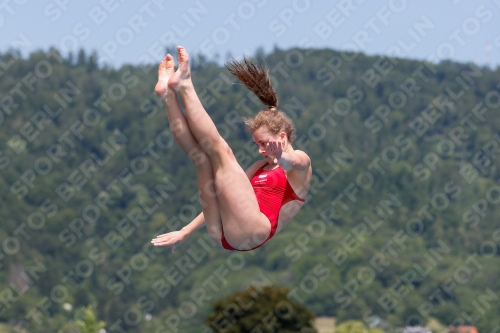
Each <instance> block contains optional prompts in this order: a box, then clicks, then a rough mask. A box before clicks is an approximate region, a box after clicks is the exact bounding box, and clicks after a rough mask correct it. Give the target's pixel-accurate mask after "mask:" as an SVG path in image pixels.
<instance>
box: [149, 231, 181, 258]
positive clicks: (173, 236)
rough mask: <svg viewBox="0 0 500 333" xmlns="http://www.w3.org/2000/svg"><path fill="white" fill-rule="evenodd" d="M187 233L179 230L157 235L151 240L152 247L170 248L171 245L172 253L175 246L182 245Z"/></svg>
mask: <svg viewBox="0 0 500 333" xmlns="http://www.w3.org/2000/svg"><path fill="white" fill-rule="evenodd" d="M187 236H188V235H187V233H186V232H184V231H182V230H179V231H172V232H169V233H166V234H163V235H158V236H156V238H154V239H152V240H151V243H152V244H153V245H154V246H170V245H172V253H173V252H174V251H175V246H176V245H177V244H180V243H182V242H183V241H184V240H185V239H186V238H187Z"/></svg>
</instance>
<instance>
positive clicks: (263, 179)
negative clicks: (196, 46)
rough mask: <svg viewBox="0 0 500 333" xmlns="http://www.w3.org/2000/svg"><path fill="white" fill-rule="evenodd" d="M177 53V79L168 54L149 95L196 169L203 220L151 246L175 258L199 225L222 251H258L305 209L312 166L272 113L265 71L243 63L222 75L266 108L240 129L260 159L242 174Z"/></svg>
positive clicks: (289, 126)
mask: <svg viewBox="0 0 500 333" xmlns="http://www.w3.org/2000/svg"><path fill="white" fill-rule="evenodd" d="M177 51H178V69H177V71H175V70H174V60H173V58H172V56H171V55H170V54H167V56H166V57H165V58H164V59H163V61H162V62H161V63H160V66H159V68H158V83H157V84H156V87H155V92H156V94H157V95H158V96H159V97H160V98H162V99H163V101H164V102H165V105H166V108H167V116H168V120H169V122H170V127H171V129H172V133H173V135H174V137H175V139H176V141H177V143H178V144H179V146H180V147H181V149H182V150H183V151H184V152H185V153H186V154H187V155H188V157H189V158H190V159H191V160H192V161H193V162H194V164H195V166H196V170H197V173H198V190H199V195H200V200H201V202H202V203H203V204H202V210H203V212H202V213H201V214H200V215H198V216H197V217H196V218H195V219H194V220H193V221H192V222H190V223H189V224H188V225H186V226H185V227H183V228H182V229H181V230H179V231H174V232H169V233H166V234H163V235H159V236H157V237H156V238H155V239H153V240H152V243H153V244H154V245H156V246H169V245H172V246H173V247H172V251H173V250H174V246H175V245H176V244H178V243H181V242H182V241H184V240H185V239H186V238H187V237H188V236H189V235H190V234H191V233H193V232H194V231H195V230H196V229H198V228H199V227H200V226H202V225H203V223H205V224H206V227H207V232H208V233H209V235H210V237H211V238H212V239H213V240H214V242H215V243H216V244H218V245H220V246H222V247H224V248H225V249H228V250H238V251H248V250H253V249H256V248H258V247H260V246H261V245H263V244H264V243H266V242H267V241H268V240H269V239H270V238H271V237H273V236H274V234H275V233H276V232H279V231H280V230H281V229H282V228H283V227H284V226H285V225H287V224H288V222H289V221H290V220H291V219H292V218H293V217H294V216H295V215H296V214H297V212H298V211H299V209H300V208H301V207H302V205H303V204H304V199H305V198H306V196H307V192H308V189H309V181H310V179H311V174H312V168H311V160H310V158H309V156H307V154H306V153H305V152H303V151H300V150H295V149H293V147H292V142H293V140H294V139H295V128H294V125H293V123H292V121H291V120H290V119H289V118H288V117H287V116H286V115H285V114H284V113H283V112H281V111H277V110H276V106H277V105H278V98H277V96H276V93H275V92H274V90H273V88H272V87H271V84H270V80H269V77H268V75H267V71H266V69H265V68H263V67H260V66H256V65H254V64H252V63H250V62H248V61H247V60H246V59H244V61H243V62H241V63H238V62H235V61H233V62H231V63H228V64H226V67H227V68H228V70H229V71H230V72H231V74H233V75H234V76H235V77H236V78H237V79H238V80H239V81H240V82H241V83H243V84H244V85H245V86H246V87H247V88H248V89H250V90H251V91H252V92H253V93H254V94H255V95H257V97H258V98H259V99H260V100H261V101H262V102H263V103H264V104H265V105H267V106H268V107H269V109H268V110H262V111H260V112H259V113H258V114H257V115H256V116H255V118H253V119H246V121H245V122H246V124H247V128H248V129H249V130H250V133H251V134H252V138H253V140H254V142H255V143H256V145H257V146H258V150H259V153H260V154H261V155H263V156H264V157H265V159H262V160H258V161H256V162H255V163H254V164H253V165H251V166H250V167H249V168H248V169H247V170H246V171H244V170H243V169H242V168H241V166H240V165H239V164H238V162H237V160H236V158H235V156H234V155H233V152H232V150H231V148H229V146H228V144H227V143H226V141H225V140H224V139H223V138H222V137H221V136H220V134H219V133H218V131H217V129H216V127H215V124H214V123H213V121H212V119H211V118H210V116H209V115H208V114H207V112H206V111H205V109H204V108H203V105H202V104H201V102H200V100H199V98H198V96H197V94H196V91H195V89H194V86H193V83H192V81H191V72H190V68H189V57H188V53H187V51H186V49H184V47H181V46H178V47H177ZM176 92H179V94H180V96H181V98H182V101H183V103H184V108H185V112H186V114H184V113H183V112H182V109H181V107H180V105H179V101H178V99H177V93H176Z"/></svg>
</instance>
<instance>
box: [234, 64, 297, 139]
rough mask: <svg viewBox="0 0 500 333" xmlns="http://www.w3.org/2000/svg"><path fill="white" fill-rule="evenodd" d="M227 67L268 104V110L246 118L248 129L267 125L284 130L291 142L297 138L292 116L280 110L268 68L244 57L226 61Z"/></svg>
mask: <svg viewBox="0 0 500 333" xmlns="http://www.w3.org/2000/svg"><path fill="white" fill-rule="evenodd" d="M225 65H226V68H227V69H228V70H229V72H230V73H231V74H233V75H234V76H235V77H236V78H237V79H238V81H240V82H241V83H242V84H243V85H244V86H245V87H247V88H248V89H249V90H250V91H251V92H253V93H254V94H255V95H256V96H257V97H258V98H259V100H260V101H261V102H262V103H263V104H264V105H267V107H268V109H267V110H261V111H260V112H259V113H258V114H257V115H256V116H255V117H254V118H244V121H245V124H246V126H247V129H248V130H249V131H250V133H253V132H254V131H256V130H257V129H258V128H260V127H262V126H265V127H267V129H268V130H269V131H270V132H271V133H273V134H278V133H279V132H282V131H284V132H285V133H286V135H287V137H288V141H289V143H290V144H291V143H292V142H293V141H294V140H295V138H296V134H295V126H294V124H293V122H292V120H291V119H290V118H288V117H287V115H285V114H284V113H283V112H281V111H278V110H277V109H276V107H277V106H278V96H277V95H276V92H275V91H274V89H273V87H272V86H271V81H270V79H269V75H268V71H267V69H266V68H265V67H264V66H262V65H256V64H253V63H251V62H250V61H248V60H247V59H246V58H245V57H243V61H241V62H237V61H236V60H234V58H233V59H232V61H231V62H229V63H226V64H225Z"/></svg>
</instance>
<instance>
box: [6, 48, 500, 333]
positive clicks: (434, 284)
mask: <svg viewBox="0 0 500 333" xmlns="http://www.w3.org/2000/svg"><path fill="white" fill-rule="evenodd" d="M194 58H195V59H194V61H193V77H194V81H195V86H196V89H197V91H198V94H199V95H200V98H201V99H202V101H203V103H204V105H205V107H206V109H207V111H208V112H209V114H210V115H211V116H212V119H214V121H215V122H216V123H217V125H218V128H219V130H220V131H221V134H222V135H223V136H224V137H225V138H226V139H227V140H228V141H229V143H230V146H231V147H232V148H233V151H234V153H235V155H236V156H237V158H238V159H239V161H240V163H241V164H242V166H244V167H246V166H248V165H249V164H250V163H251V162H252V161H254V160H255V159H256V158H258V154H257V151H256V149H255V148H254V146H253V143H252V140H251V137H250V136H249V135H248V134H247V133H245V132H244V130H243V126H242V122H241V117H245V116H251V115H252V114H255V113H256V112H257V111H258V110H259V109H260V108H261V105H260V104H259V103H256V101H255V98H254V97H253V96H251V95H249V94H248V91H247V90H246V89H244V88H243V87H242V86H241V85H239V84H233V83H234V80H233V78H232V77H231V76H230V74H229V73H228V72H227V71H226V70H225V69H224V68H223V67H221V66H218V65H217V64H216V63H213V62H210V61H207V60H206V59H204V58H203V57H194ZM257 58H258V59H259V60H264V61H265V62H266V64H267V66H268V67H269V73H270V74H271V77H272V80H273V84H274V86H275V87H276V89H277V92H278V95H279V99H280V103H279V107H278V108H279V109H281V110H283V111H285V112H286V113H287V114H288V115H289V116H290V117H291V118H292V119H294V121H295V123H296V125H297V134H298V136H297V141H296V143H295V147H296V148H299V149H303V150H305V151H306V152H307V153H308V154H309V155H310V157H311V159H312V163H313V170H314V171H313V174H314V175H313V180H312V183H311V189H310V194H309V197H308V200H307V204H306V205H305V206H304V207H303V209H302V210H301V211H300V213H299V214H298V215H297V216H296V218H295V219H294V221H293V222H292V223H291V224H290V225H289V226H287V228H286V229H285V230H283V231H282V232H281V233H280V234H279V235H277V236H275V237H274V238H273V240H272V241H270V242H269V243H268V244H266V245H265V246H263V247H262V248H260V249H259V250H257V251H253V252H250V253H239V252H234V253H233V252H227V251H225V250H223V249H219V248H216V247H215V246H214V245H213V243H212V242H211V241H210V240H209V238H208V237H207V235H206V232H205V230H204V229H203V230H200V231H198V232H197V233H195V234H194V235H193V236H192V237H191V238H190V239H189V240H188V241H186V242H185V244H182V245H181V246H180V247H179V248H178V249H177V250H176V251H175V253H171V252H170V249H157V248H154V247H152V246H151V245H150V240H151V239H152V238H153V237H154V236H155V235H157V234H159V233H164V232H167V231H169V230H175V229H178V228H180V227H182V226H183V225H184V224H186V223H189V222H190V220H191V219H192V218H193V217H194V216H195V215H197V214H198V213H199V212H200V211H201V206H200V204H199V203H198V200H197V188H196V177H195V174H196V173H195V169H194V167H193V165H191V163H190V161H189V159H188V158H187V157H186V156H185V155H184V154H183V153H182V151H181V150H180V149H179V148H178V147H177V145H176V144H175V142H174V141H173V137H172V134H171V132H170V129H169V125H168V122H167V117H166V115H165V111H164V106H163V105H162V103H161V102H159V101H158V100H157V99H156V97H155V95H154V93H153V88H154V85H155V83H156V68H155V67H143V68H139V67H133V66H126V67H123V68H121V69H119V70H115V69H110V68H98V67H97V66H95V64H94V61H93V59H94V58H93V56H90V57H89V56H87V55H85V53H84V52H83V51H82V52H81V53H80V54H79V55H78V57H77V59H63V58H61V57H60V56H59V54H58V52H57V51H55V50H54V51H51V52H46V53H45V52H39V53H36V54H32V55H31V56H30V57H29V59H23V58H20V57H19V56H18V54H16V53H15V52H13V53H6V54H2V55H0V77H1V80H0V137H1V140H0V170H1V173H0V175H1V177H0V188H1V196H0V208H1V212H2V222H1V224H0V242H1V245H2V246H1V251H0V268H1V271H0V322H2V323H4V324H7V325H10V327H14V326H16V327H17V328H18V330H17V331H20V328H21V327H24V328H26V329H27V330H28V331H32V332H56V331H57V330H59V329H62V328H64V330H65V331H68V332H70V331H72V329H71V325H72V324H71V321H69V320H70V318H72V317H73V312H72V310H68V309H69V307H68V304H70V305H72V308H73V309H75V308H78V307H80V306H86V305H88V304H94V305H95V306H96V312H97V314H98V317H99V319H102V320H105V321H106V322H107V326H106V329H107V331H108V332H124V331H126V332H177V330H179V331H182V332H202V331H203V329H204V327H205V326H204V324H203V319H204V318H205V317H206V315H207V314H208V313H209V312H210V304H211V303H212V302H213V301H215V300H217V299H219V298H221V297H224V296H227V295H230V294H232V293H234V292H236V291H240V290H242V289H243V288H245V287H246V286H248V285H250V284H255V285H257V286H262V285H264V284H266V285H267V284H279V285H281V286H286V287H288V288H289V289H290V298H291V299H292V300H294V301H296V302H299V303H301V304H303V305H305V306H306V307H308V308H309V309H311V310H312V311H313V312H314V313H315V314H316V315H318V316H323V315H326V316H336V317H337V318H338V321H339V322H341V321H343V320H346V319H351V318H354V319H360V320H364V321H365V322H366V323H367V324H371V323H374V322H375V321H376V319H377V317H379V318H381V319H384V320H388V321H389V323H390V324H391V325H392V327H393V328H395V327H398V326H403V325H417V324H425V323H426V322H428V321H429V319H430V318H437V319H439V320H440V321H441V322H442V323H443V324H445V325H448V324H466V325H475V326H477V327H478V328H479V330H480V332H491V331H494V329H495V328H496V327H498V326H499V325H500V319H499V316H498V314H499V313H500V286H499V282H498V281H499V279H500V256H499V251H500V248H499V246H500V223H499V219H500V210H499V208H498V206H499V205H498V204H499V203H500V185H498V180H499V179H500V174H499V170H498V161H499V160H500V132H499V131H500V117H499V116H498V112H499V110H500V71H499V70H498V69H497V70H496V71H492V70H490V69H487V68H477V67H476V66H474V65H472V64H457V63H451V62H443V63H441V64H439V65H435V64H434V65H433V64H430V63H422V62H417V61H410V60H403V59H387V58H379V57H366V56H364V55H362V54H344V53H339V52H335V51H332V50H312V49H310V50H306V49H293V50H288V51H283V50H275V51H274V52H273V53H271V54H269V55H262V54H258V55H257ZM256 297H258V296H256Z"/></svg>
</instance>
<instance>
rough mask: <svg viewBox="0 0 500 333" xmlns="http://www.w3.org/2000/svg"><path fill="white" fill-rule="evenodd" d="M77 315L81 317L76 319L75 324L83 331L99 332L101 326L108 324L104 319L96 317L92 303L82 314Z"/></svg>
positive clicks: (89, 332) (86, 332)
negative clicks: (100, 319)
mask: <svg viewBox="0 0 500 333" xmlns="http://www.w3.org/2000/svg"><path fill="white" fill-rule="evenodd" d="M75 317H77V318H78V317H80V318H78V319H76V320H75V325H76V327H77V328H78V329H79V330H80V331H81V332H82V333H99V331H100V330H101V328H104V327H105V326H106V323H105V322H104V321H99V320H98V319H97V318H96V316H95V314H94V309H93V308H92V306H91V305H89V306H87V307H86V308H83V309H82V310H81V312H80V314H78V313H77V315H75Z"/></svg>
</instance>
